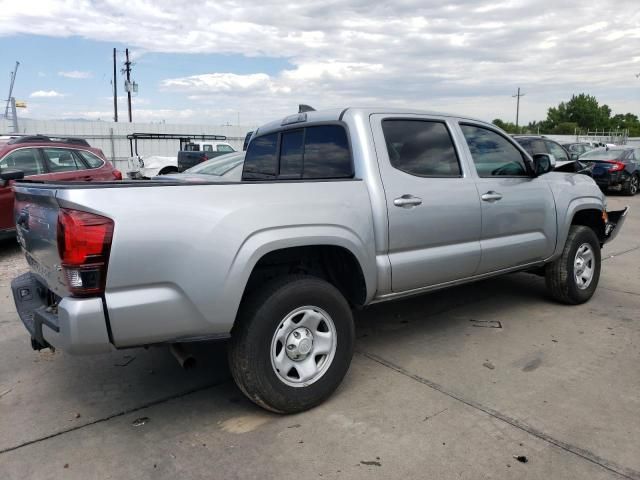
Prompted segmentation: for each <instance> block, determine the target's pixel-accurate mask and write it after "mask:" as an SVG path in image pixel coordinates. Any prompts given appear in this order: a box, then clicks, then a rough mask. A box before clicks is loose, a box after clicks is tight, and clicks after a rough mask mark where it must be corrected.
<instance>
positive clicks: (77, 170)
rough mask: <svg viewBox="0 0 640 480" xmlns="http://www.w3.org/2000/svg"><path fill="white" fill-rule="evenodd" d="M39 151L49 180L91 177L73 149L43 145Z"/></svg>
mask: <svg viewBox="0 0 640 480" xmlns="http://www.w3.org/2000/svg"><path fill="white" fill-rule="evenodd" d="M40 152H41V153H42V155H43V158H44V161H45V162H46V164H47V169H48V170H49V180H51V181H55V182H58V181H80V180H91V179H92V178H91V176H90V175H89V174H88V173H87V172H86V168H87V167H86V166H85V165H84V164H83V163H82V160H81V159H80V158H79V157H78V156H76V155H75V154H74V152H73V150H71V149H67V148H59V147H51V148H49V147H43V148H40Z"/></svg>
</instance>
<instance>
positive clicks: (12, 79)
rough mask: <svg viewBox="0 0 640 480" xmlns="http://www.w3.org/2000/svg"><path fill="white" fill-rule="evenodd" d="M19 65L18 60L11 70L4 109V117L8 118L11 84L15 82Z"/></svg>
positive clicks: (11, 91) (11, 92)
mask: <svg viewBox="0 0 640 480" xmlns="http://www.w3.org/2000/svg"><path fill="white" fill-rule="evenodd" d="M19 66H20V62H18V61H16V68H14V69H13V72H11V74H10V75H11V84H10V85H9V96H8V97H7V106H6V108H5V109H4V116H5V118H9V107H10V106H11V97H12V95H13V84H14V83H15V82H16V74H17V73H18V67H19Z"/></svg>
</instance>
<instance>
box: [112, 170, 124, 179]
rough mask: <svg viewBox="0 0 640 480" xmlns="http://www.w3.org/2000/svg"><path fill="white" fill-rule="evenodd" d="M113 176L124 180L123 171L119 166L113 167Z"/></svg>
mask: <svg viewBox="0 0 640 480" xmlns="http://www.w3.org/2000/svg"><path fill="white" fill-rule="evenodd" d="M113 178H114V179H116V180H122V172H121V171H120V170H118V169H117V168H114V169H113Z"/></svg>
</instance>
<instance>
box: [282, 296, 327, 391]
mask: <svg viewBox="0 0 640 480" xmlns="http://www.w3.org/2000/svg"><path fill="white" fill-rule="evenodd" d="M336 345H337V335H336V327H335V325H334V324H333V320H332V319H331V317H330V316H329V315H328V314H327V312H325V311H324V310H322V309H321V308H318V307H312V306H305V307H300V308H297V309H295V310H294V311H293V312H291V313H289V314H288V315H287V316H285V318H284V319H283V320H282V321H281V322H280V324H279V325H278V328H277V329H276V331H275V333H274V335H273V339H272V340H271V366H272V367H273V370H274V372H275V373H276V375H277V376H278V378H279V379H280V380H282V382H284V383H285V384H287V385H289V386H291V387H306V386H307V385H310V384H312V383H314V382H316V381H317V380H319V379H320V378H321V377H322V376H323V375H324V374H325V373H326V371H327V369H328V368H329V366H330V365H331V362H332V361H333V357H334V356H335V353H336Z"/></svg>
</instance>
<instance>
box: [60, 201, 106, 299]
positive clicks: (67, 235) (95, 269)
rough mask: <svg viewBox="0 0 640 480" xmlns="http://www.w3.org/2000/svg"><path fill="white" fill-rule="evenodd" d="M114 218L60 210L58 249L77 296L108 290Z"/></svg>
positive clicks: (67, 278) (69, 281) (72, 288)
mask: <svg viewBox="0 0 640 480" xmlns="http://www.w3.org/2000/svg"><path fill="white" fill-rule="evenodd" d="M112 237H113V220H111V219H110V218H107V217H103V216H101V215H96V214H94V213H89V212H81V211H79V210H70V209H66V208H62V209H60V212H59V214H58V252H59V253H60V259H61V260H62V270H63V271H64V274H65V278H66V281H67V286H68V288H69V291H70V292H71V294H72V295H73V296H87V295H100V294H102V293H104V285H105V280H106V278H107V264H108V262H109V251H110V250H111V239H112Z"/></svg>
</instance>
